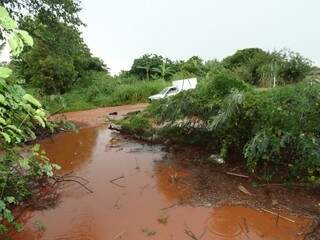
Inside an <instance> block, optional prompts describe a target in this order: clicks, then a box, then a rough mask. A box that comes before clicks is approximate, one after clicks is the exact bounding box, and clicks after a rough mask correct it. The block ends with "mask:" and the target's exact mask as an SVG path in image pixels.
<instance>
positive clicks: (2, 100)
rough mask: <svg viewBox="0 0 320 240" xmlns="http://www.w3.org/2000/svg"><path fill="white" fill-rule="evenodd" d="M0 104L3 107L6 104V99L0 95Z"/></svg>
mask: <svg viewBox="0 0 320 240" xmlns="http://www.w3.org/2000/svg"><path fill="white" fill-rule="evenodd" d="M0 103H1V104H3V105H5V104H6V98H5V97H4V96H3V95H2V94H1V93H0Z"/></svg>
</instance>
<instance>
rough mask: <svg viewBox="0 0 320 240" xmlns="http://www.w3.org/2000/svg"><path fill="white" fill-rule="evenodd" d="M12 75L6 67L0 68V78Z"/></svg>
mask: <svg viewBox="0 0 320 240" xmlns="http://www.w3.org/2000/svg"><path fill="white" fill-rule="evenodd" d="M11 74H12V70H11V69H10V68H7V67H0V78H8V77H10V75H11Z"/></svg>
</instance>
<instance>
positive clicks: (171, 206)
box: [160, 203, 178, 211]
mask: <svg viewBox="0 0 320 240" xmlns="http://www.w3.org/2000/svg"><path fill="white" fill-rule="evenodd" d="M177 205H178V204H176V203H175V204H172V205H170V206H169V207H165V208H161V209H160V211H164V210H168V209H170V208H173V207H175V206H177Z"/></svg>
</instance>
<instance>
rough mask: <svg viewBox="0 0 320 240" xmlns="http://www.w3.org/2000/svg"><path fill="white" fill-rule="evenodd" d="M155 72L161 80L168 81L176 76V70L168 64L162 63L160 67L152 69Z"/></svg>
mask: <svg viewBox="0 0 320 240" xmlns="http://www.w3.org/2000/svg"><path fill="white" fill-rule="evenodd" d="M152 71H153V72H156V73H158V74H159V75H160V77H161V79H163V80H164V79H168V78H170V77H171V76H172V75H173V74H174V70H173V68H172V67H171V66H169V65H168V64H167V63H166V62H162V64H161V65H160V66H159V67H155V68H153V69H152Z"/></svg>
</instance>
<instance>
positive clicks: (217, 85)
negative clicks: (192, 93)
mask: <svg viewBox="0 0 320 240" xmlns="http://www.w3.org/2000/svg"><path fill="white" fill-rule="evenodd" d="M205 87H206V95H207V96H208V95H209V96H217V97H220V98H221V97H225V96H226V95H228V94H229V93H230V92H231V90H232V89H238V90H240V91H244V90H248V89H249V88H250V87H249V85H248V84H246V83H245V82H243V81H242V80H241V79H240V78H239V77H238V76H237V75H235V74H233V73H231V72H226V71H224V72H220V73H218V74H216V75H214V76H213V78H212V79H209V81H208V83H207V84H206V86H205Z"/></svg>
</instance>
